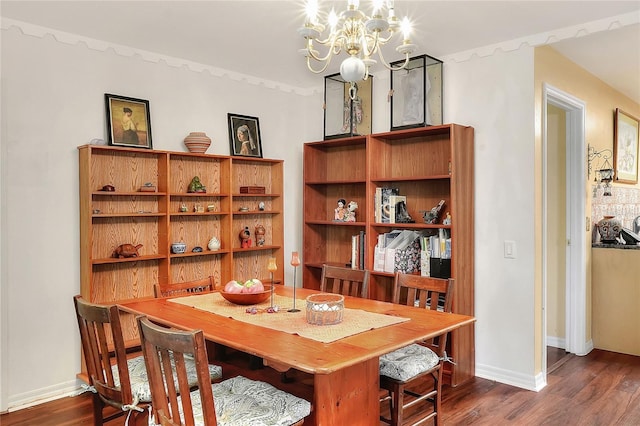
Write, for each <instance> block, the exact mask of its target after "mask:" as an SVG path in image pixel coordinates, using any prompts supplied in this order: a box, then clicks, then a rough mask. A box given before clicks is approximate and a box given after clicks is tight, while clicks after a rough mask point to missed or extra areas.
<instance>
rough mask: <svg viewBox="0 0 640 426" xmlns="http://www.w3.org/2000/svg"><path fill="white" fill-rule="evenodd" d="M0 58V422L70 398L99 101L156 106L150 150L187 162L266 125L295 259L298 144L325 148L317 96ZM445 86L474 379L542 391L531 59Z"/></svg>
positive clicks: (529, 55) (8, 48)
mask: <svg viewBox="0 0 640 426" xmlns="http://www.w3.org/2000/svg"><path fill="white" fill-rule="evenodd" d="M1 60H2V101H1V105H0V108H1V110H2V112H3V117H2V131H1V135H2V140H1V141H0V153H1V154H2V166H3V167H2V171H1V172H0V173H1V174H0V184H2V188H1V189H2V190H1V191H0V194H2V197H3V198H2V200H0V205H1V206H2V208H3V210H2V222H1V223H2V225H3V227H2V229H1V234H0V235H1V236H2V249H3V250H2V252H1V256H2V267H3V269H2V274H0V277H1V279H2V283H1V285H2V288H3V289H4V293H3V295H2V299H0V302H2V304H1V305H0V306H1V307H2V308H3V309H5V308H6V310H7V311H6V312H5V311H3V312H2V314H1V315H0V320H1V321H3V323H2V326H0V330H1V331H2V332H3V333H5V331H6V333H7V334H8V335H7V336H4V335H3V336H2V338H1V339H0V342H2V347H0V349H1V350H2V352H1V353H0V361H1V362H3V363H4V364H3V365H2V385H1V386H2V389H1V390H0V395H3V396H4V398H0V402H2V405H1V406H0V410H3V409H6V408H7V407H9V408H12V407H17V406H20V405H23V404H30V403H33V402H34V401H37V400H41V399H43V398H48V397H56V396H60V395H61V394H63V393H64V392H68V391H71V390H73V389H75V387H76V385H77V382H76V380H75V374H76V373H77V372H78V371H79V367H80V339H79V336H78V332H77V325H76V323H75V318H74V315H73V308H72V302H71V300H72V296H73V295H74V294H76V293H78V291H79V274H78V270H79V265H78V257H79V249H78V238H79V230H78V211H77V209H78V185H77V176H78V164H77V150H76V147H77V146H78V145H82V144H85V143H87V142H89V140H91V139H92V138H96V137H104V135H105V124H104V122H105V118H104V100H103V95H104V93H115V94H120V95H125V96H131V97H136V98H142V99H148V100H149V101H150V110H151V124H152V131H153V146H154V148H157V149H166V150H186V149H185V148H184V145H183V144H182V140H183V138H184V136H186V135H187V134H188V133H189V132H190V131H205V132H207V134H208V135H209V136H210V137H211V138H212V140H213V144H212V147H211V148H210V149H209V152H210V153H215V154H228V153H229V143H228V132H227V121H226V120H227V119H226V114H227V112H234V113H240V114H246V115H252V116H257V117H259V118H260V125H261V130H262V139H263V150H264V154H265V157H271V158H283V159H284V160H285V194H286V197H285V210H286V214H285V253H286V252H289V251H292V250H296V249H301V244H302V242H301V238H302V237H301V230H302V222H301V210H302V205H301V204H302V185H301V180H302V143H303V142H304V141H308V140H320V139H321V138H322V109H321V103H322V94H321V93H316V94H315V95H312V96H301V95H298V94H296V93H293V92H286V91H284V90H279V89H277V88H276V89H272V88H268V87H265V86H264V85H262V84H259V82H257V83H258V84H256V82H249V81H247V80H243V79H242V78H233V77H234V76H231V77H217V76H214V75H211V74H210V73H209V72H208V71H206V70H205V71H203V72H196V71H192V70H190V69H189V68H188V67H186V66H182V67H175V66H173V65H168V64H167V63H165V62H162V61H160V62H154V61H148V60H146V59H143V58H142V57H140V56H133V57H124V56H122V55H119V54H117V53H115V52H114V51H113V50H111V49H108V50H106V51H104V52H101V51H96V50H92V49H90V48H87V46H86V45H85V44H83V43H79V44H73V43H71V44H69V43H67V42H60V41H57V40H55V39H54V38H52V37H51V36H45V37H39V36H31V35H24V34H22V32H21V31H20V30H18V29H16V28H10V29H5V30H3V31H2V57H1ZM374 74H375V73H374ZM387 74H388V72H387V71H381V72H378V73H377V74H375V75H376V80H375V81H374V98H375V100H374V107H373V117H374V126H373V130H374V132H381V131H387V130H388V129H389V115H388V108H389V107H388V104H387V102H386V94H387V90H388V85H389V82H388V75H387ZM444 74H445V77H444V82H445V96H444V97H445V112H444V116H445V122H457V123H460V124H466V125H471V126H473V127H475V131H476V163H475V167H476V187H475V200H476V246H475V250H476V264H475V270H476V283H475V284H476V316H477V319H478V322H477V325H476V362H477V373H478V375H480V376H483V377H487V378H491V379H496V380H499V381H504V382H506V383H513V384H517V385H519V386H522V387H526V388H533V385H532V383H533V375H534V362H533V359H534V347H533V346H534V339H533V336H534V324H533V323H534V313H533V293H534V289H533V286H534V279H533V276H534V251H533V249H534V235H533V207H534V195H533V192H534V191H533V189H534V188H533V185H534V179H533V176H534V170H533V164H534V162H533V153H534V146H533V145H534V123H533V117H534V114H533V105H534V99H533V49H532V48H528V47H523V48H521V49H520V50H517V51H514V52H511V53H500V52H498V53H496V54H494V55H492V56H489V57H485V58H478V57H475V56H472V57H471V59H469V60H465V61H462V62H456V61H453V60H451V61H446V62H445V68H444ZM321 85H322V78H321V77H319V81H318V86H321ZM471 190H473V189H471V188H470V191H471ZM504 240H513V241H515V242H516V244H517V253H518V257H517V258H516V259H504V257H503V242H504ZM5 319H6V320H5ZM5 342H6V343H5ZM25 371H29V372H30V374H29V375H25V374H24V372H25Z"/></svg>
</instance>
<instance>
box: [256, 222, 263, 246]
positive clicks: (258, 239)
mask: <svg viewBox="0 0 640 426" xmlns="http://www.w3.org/2000/svg"><path fill="white" fill-rule="evenodd" d="M255 232H256V245H257V246H263V245H264V234H265V233H266V232H265V229H264V226H262V225H256V231H255Z"/></svg>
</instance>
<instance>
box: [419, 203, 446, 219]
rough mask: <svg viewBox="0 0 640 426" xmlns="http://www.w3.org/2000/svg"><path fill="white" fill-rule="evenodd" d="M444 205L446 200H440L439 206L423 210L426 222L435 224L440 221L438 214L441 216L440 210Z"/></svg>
mask: <svg viewBox="0 0 640 426" xmlns="http://www.w3.org/2000/svg"><path fill="white" fill-rule="evenodd" d="M442 207H444V200H440V202H439V203H438V205H437V206H435V207H434V208H432V209H431V210H423V212H424V214H423V215H422V217H423V219H424V223H429V224H434V223H438V216H440V211H441V210H442Z"/></svg>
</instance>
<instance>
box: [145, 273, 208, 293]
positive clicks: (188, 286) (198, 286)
mask: <svg viewBox="0 0 640 426" xmlns="http://www.w3.org/2000/svg"><path fill="white" fill-rule="evenodd" d="M215 287H216V286H215V282H214V279H213V277H212V276H209V277H207V278H203V279H201V280H195V281H187V282H183V283H174V284H156V285H155V286H154V287H153V291H154V294H155V297H176V296H188V295H190V294H196V293H205V292H210V291H213V290H215Z"/></svg>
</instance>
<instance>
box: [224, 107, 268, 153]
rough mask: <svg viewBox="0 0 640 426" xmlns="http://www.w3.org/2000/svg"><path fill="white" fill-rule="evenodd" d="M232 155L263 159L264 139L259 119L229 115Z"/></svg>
mask: <svg viewBox="0 0 640 426" xmlns="http://www.w3.org/2000/svg"><path fill="white" fill-rule="evenodd" d="M227 120H228V121H229V144H230V152H231V155H236V156H241V157H258V158H262V138H261V137H260V121H259V120H258V117H249V116H247V115H239V114H231V113H228V114H227Z"/></svg>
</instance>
